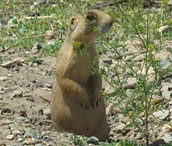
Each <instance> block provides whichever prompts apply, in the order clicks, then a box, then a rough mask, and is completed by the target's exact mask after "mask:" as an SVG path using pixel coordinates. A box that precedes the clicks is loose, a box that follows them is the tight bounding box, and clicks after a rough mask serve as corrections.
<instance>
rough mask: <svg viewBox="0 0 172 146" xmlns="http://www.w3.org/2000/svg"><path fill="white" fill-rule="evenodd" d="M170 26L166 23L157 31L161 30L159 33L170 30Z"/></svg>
mask: <svg viewBox="0 0 172 146" xmlns="http://www.w3.org/2000/svg"><path fill="white" fill-rule="evenodd" d="M169 28H170V27H169V26H168V25H165V26H161V27H160V28H158V29H157V31H158V32H159V33H162V32H164V31H167V30H169Z"/></svg>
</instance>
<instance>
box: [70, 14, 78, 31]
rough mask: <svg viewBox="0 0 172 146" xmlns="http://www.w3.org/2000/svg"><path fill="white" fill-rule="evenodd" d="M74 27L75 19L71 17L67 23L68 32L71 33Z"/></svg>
mask: <svg viewBox="0 0 172 146" xmlns="http://www.w3.org/2000/svg"><path fill="white" fill-rule="evenodd" d="M76 26H77V24H76V18H74V17H71V18H70V19H69V22H68V28H69V31H70V32H73V31H74V30H75V28H76Z"/></svg>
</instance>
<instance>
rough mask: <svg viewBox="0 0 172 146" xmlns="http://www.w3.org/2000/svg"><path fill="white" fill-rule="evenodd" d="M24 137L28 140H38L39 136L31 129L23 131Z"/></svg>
mask: <svg viewBox="0 0 172 146" xmlns="http://www.w3.org/2000/svg"><path fill="white" fill-rule="evenodd" d="M24 137H29V138H39V135H38V133H37V131H36V130H33V129H32V128H29V129H27V130H26V131H25V134H24Z"/></svg>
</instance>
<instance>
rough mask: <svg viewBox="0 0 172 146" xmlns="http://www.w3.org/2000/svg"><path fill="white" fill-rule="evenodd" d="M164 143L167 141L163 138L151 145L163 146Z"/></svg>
mask: <svg viewBox="0 0 172 146" xmlns="http://www.w3.org/2000/svg"><path fill="white" fill-rule="evenodd" d="M163 145H165V141H164V140H163V139H157V140H156V141H154V142H153V143H152V144H150V145H149V146H163Z"/></svg>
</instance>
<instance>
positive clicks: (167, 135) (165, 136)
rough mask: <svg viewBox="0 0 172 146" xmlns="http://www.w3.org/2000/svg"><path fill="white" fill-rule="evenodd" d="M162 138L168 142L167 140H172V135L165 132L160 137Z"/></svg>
mask: <svg viewBox="0 0 172 146" xmlns="http://www.w3.org/2000/svg"><path fill="white" fill-rule="evenodd" d="M162 139H164V141H165V142H166V143H169V142H171V141H172V136H171V135H170V134H168V133H167V134H165V135H164V136H163V137H162Z"/></svg>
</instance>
